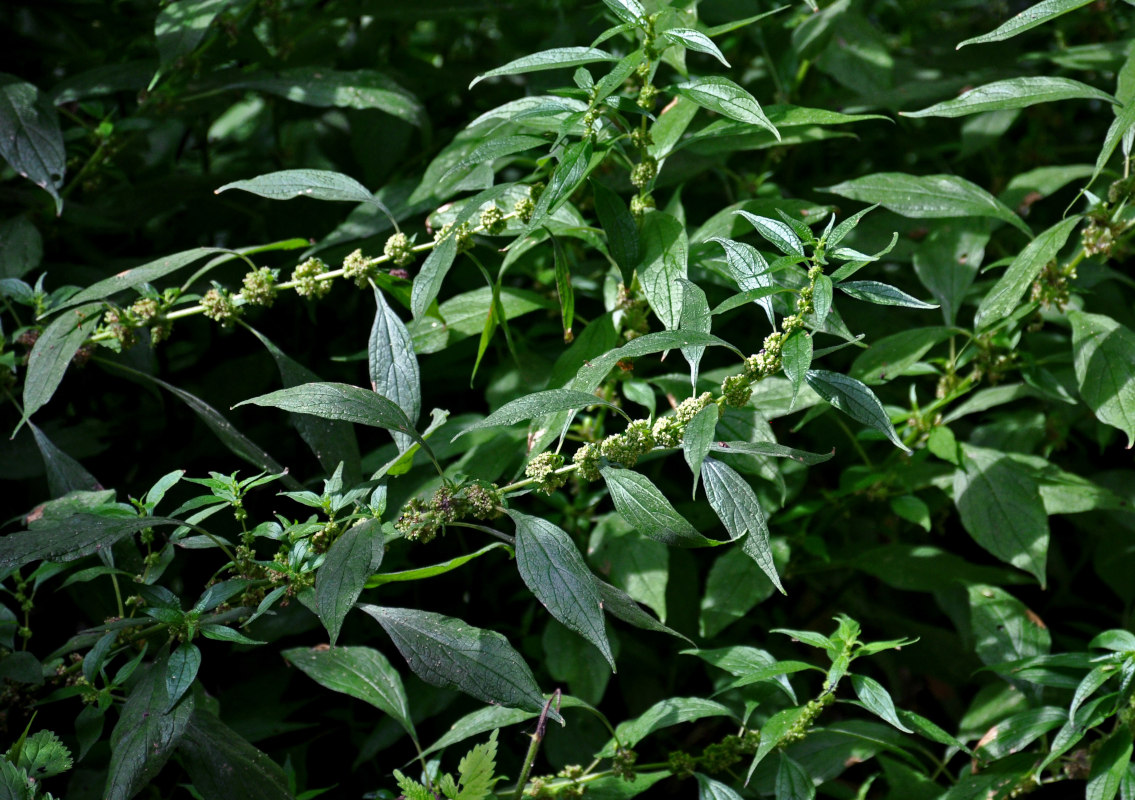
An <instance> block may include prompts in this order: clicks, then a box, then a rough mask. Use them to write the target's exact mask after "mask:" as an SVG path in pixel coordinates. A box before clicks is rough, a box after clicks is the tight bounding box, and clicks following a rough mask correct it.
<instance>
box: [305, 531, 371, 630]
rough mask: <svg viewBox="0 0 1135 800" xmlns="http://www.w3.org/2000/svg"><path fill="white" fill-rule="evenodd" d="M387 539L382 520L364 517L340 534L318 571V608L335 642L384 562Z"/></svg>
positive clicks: (316, 593) (316, 583)
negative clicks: (364, 589)
mask: <svg viewBox="0 0 1135 800" xmlns="http://www.w3.org/2000/svg"><path fill="white" fill-rule="evenodd" d="M383 543H384V539H383V536H382V525H381V524H380V523H379V521H378V520H376V519H368V520H364V521H363V522H361V523H359V524H357V525H353V526H351V527H350V528H348V529H347V530H345V531H343V533H342V534H340V535H339V538H338V539H336V540H335V542H334V543H333V544H332V545H331V548H330V549H329V550H328V551H327V555H326V556H325V557H324V559H323V564H322V565H321V566H320V567H319V570H318V571H317V572H316V573H315V602H316V609H317V611H318V613H319V619H320V620H321V621H322V622H323V625H324V627H325V628H327V633H328V635H330V637H331V644H332V645H334V644H335V640H336V639H338V638H339V629H340V628H342V626H343V620H344V619H345V618H346V616H347V612H348V611H350V610H351V608H352V607H353V606H354V605H355V601H356V600H358V599H359V595H360V594H361V593H362V591H363V587H364V586H365V585H366V582H367V578H369V577H370V575H371V573H372V572H374V571H375V570H376V569H378V567H379V565H381V564H382V555H383Z"/></svg>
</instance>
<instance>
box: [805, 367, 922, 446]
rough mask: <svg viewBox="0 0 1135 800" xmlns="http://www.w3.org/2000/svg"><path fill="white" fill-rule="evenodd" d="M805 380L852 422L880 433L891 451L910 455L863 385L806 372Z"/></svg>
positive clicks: (825, 373)
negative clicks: (890, 443)
mask: <svg viewBox="0 0 1135 800" xmlns="http://www.w3.org/2000/svg"><path fill="white" fill-rule="evenodd" d="M805 380H806V381H807V382H808V385H809V386H811V387H812V390H813V391H814V392H815V393H816V394H818V395H819V396H820V397H822V398H824V399H825V400H827V401H828V402H829V403H831V404H832V406H834V407H835V408H837V409H839V410H840V411H842V412H843V413H844V414H847V415H848V416H849V417H851V418H852V419H854V420H856V421H858V422H861V423H863V424H864V425H867V426H868V427H871V428H874V429H875V430H877V431H881V432H882V433H883V434H884V435H885V436H886V437H887V438H888V439H890V440H891V442H892V443H893V444H894V446H895V447H897V448H899V449H900V450H904V451H906V452H907V453H910V452H911V450H910V448H908V447H907V446H906V445H905V444H903V442H902V439H900V438H899V435H898V432H896V431H895V426H894V425H892V424H891V419H890V417H888V416H887V412H886V411H885V410H884V409H883V404H882V403H881V402H879V398H878V397H876V396H875V393H874V392H872V391H871V390H870V389H868V388H867V387H866V386H865V385H864V384H863V383H861V382H860V381H857V380H855V378H849V377H848V376H846V375H840V374H839V373H838V372H828V371H826V370H819V369H810V370H808V373H807V375H806V376H805Z"/></svg>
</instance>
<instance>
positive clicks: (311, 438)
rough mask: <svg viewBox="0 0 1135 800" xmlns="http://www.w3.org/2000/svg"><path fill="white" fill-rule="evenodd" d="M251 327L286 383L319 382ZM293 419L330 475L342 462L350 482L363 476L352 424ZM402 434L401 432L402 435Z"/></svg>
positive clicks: (307, 416)
mask: <svg viewBox="0 0 1135 800" xmlns="http://www.w3.org/2000/svg"><path fill="white" fill-rule="evenodd" d="M246 327H247V328H248V330H249V331H250V332H251V333H252V335H253V336H255V337H256V338H257V339H259V340H260V341H261V342H262V343H263V345H264V347H265V348H267V350H268V353H269V354H270V355H271V356H272V359H273V360H274V361H275V362H276V368H277V369H278V370H279V371H280V379H281V380H282V381H283V383H284V386H285V387H287V388H291V387H293V386H300V385H301V384H304V383H318V382H319V376H318V375H316V374H315V373H314V372H312V371H311V370H309V369H308V368H307V367H305V366H303V365H302V364H300V363H299V362H298V361H296V360H294V359H292V358H291V357H289V356H288V355H287V354H286V353H284V352H283V351H282V350H280V348H278V347H276V345H275V344H274V343H273V342H272V341H271V340H270V339H268V337H266V336H265V335H264V334H262V333H260V331H258V330H256V329H255V328H253V327H252V326H250V325H246ZM292 422H293V423H294V424H295V426H296V430H297V431H298V432H299V435H300V438H302V439H303V440H304V442H306V443H307V446H308V447H309V448H310V449H311V451H312V452H313V453H314V454H315V456H316V458H318V459H319V463H320V465H322V467H323V469H324V470H325V471H326V472H327V473H328V474H333V473H334V472H335V469H336V468H337V467H338V466H339V464H343V474H344V476H345V477H346V480H347V481H348V482H349V483H354V482H357V481H358V480H360V479H361V476H362V468H361V466H360V458H359V443H358V440H357V439H356V438H355V431H354V429H353V428H352V427H351V426H350V424H349V423H346V422H343V421H341V420H332V419H321V418H319V417H313V416H311V415H310V414H296V415H295V416H294V417H292ZM399 435H401V434H399Z"/></svg>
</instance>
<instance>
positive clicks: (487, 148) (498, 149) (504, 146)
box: [442, 135, 548, 181]
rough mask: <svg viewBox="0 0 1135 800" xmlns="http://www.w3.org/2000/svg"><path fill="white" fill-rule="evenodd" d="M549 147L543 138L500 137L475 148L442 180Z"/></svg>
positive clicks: (450, 169)
mask: <svg viewBox="0 0 1135 800" xmlns="http://www.w3.org/2000/svg"><path fill="white" fill-rule="evenodd" d="M547 145H548V140H547V139H545V138H544V137H542V136H526V135H520V136H498V137H496V138H493V139H489V140H488V141H487V142H482V143H481V144H479V145H477V146H476V147H474V148H473V150H471V151H470V152H469V155H467V156H465V157H464V158H462V159H461V160H460V161H458V162H457V163H455V164H454V165H453V166H451V167H450V168H449V169H448V170H446V172H445V174H444V175H442V180H443V181H444V180H445V179H446V178H448V177H449V176H450V175H452V174H453V173H455V172H457V171H458V170H462V169H465V168H466V167H474V166H477V165H479V164H487V163H489V162H492V161H495V160H496V159H498V158H504V157H505V156H511V155H516V154H517V153H523V152H526V151H528V150H532V149H534V148H536V147H546V146H547Z"/></svg>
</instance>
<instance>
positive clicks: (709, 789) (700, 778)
mask: <svg viewBox="0 0 1135 800" xmlns="http://www.w3.org/2000/svg"><path fill="white" fill-rule="evenodd" d="M694 777H695V778H696V779H697V782H698V800H743V798H742V797H741V795H739V794H737V792H735V791H733V789H731V788H729V786H727V785H726V784H724V783H722V782H721V781H715V780H714V779H713V778H711V777H709V776H708V775H702V774H701V773H700V772H695V773H694ZM777 800H780V792H779V788H778V790H777Z"/></svg>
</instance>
